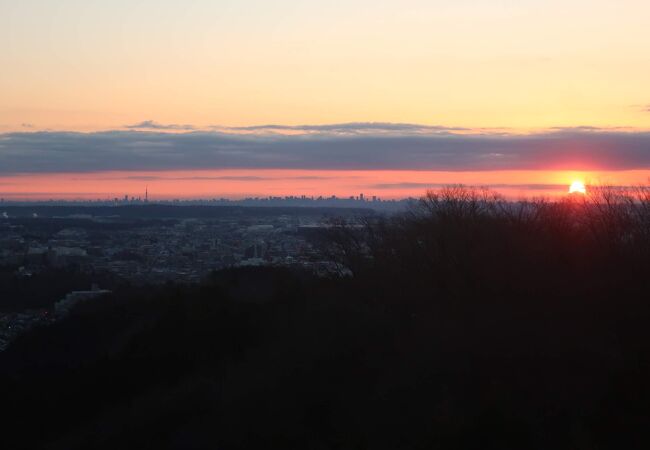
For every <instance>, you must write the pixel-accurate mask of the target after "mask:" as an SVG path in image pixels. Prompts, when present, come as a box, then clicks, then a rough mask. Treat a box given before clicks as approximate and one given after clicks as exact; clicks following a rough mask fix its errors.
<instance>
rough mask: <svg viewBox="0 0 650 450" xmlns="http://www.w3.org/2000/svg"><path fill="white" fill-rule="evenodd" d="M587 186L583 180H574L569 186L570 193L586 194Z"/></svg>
mask: <svg viewBox="0 0 650 450" xmlns="http://www.w3.org/2000/svg"><path fill="white" fill-rule="evenodd" d="M586 193H587V188H586V187H585V184H584V183H583V182H582V181H574V182H573V183H571V186H569V194H586Z"/></svg>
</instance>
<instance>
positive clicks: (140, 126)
mask: <svg viewBox="0 0 650 450" xmlns="http://www.w3.org/2000/svg"><path fill="white" fill-rule="evenodd" d="M124 128H127V129H130V130H179V131H192V130H195V129H196V128H195V127H194V125H178V124H175V123H173V124H162V123H158V122H155V121H153V120H145V121H143V122H140V123H135V124H133V125H126V126H125V127H124Z"/></svg>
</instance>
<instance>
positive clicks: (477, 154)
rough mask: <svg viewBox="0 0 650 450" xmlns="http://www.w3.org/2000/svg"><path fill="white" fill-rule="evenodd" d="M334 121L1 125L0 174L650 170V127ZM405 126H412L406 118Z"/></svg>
mask: <svg viewBox="0 0 650 450" xmlns="http://www.w3.org/2000/svg"><path fill="white" fill-rule="evenodd" d="M389 125H390V124H381V129H382V130H384V131H382V132H381V133H380V134H364V133H351V134H345V135H341V134H339V133H338V132H337V131H336V130H341V129H352V130H353V129H358V127H360V128H361V129H366V130H368V129H373V130H374V129H375V127H377V126H379V125H378V124H365V125H364V124H362V125H359V124H347V125H345V124H343V125H333V126H331V127H333V128H332V129H333V130H334V131H332V130H328V131H324V128H323V127H324V126H315V127H318V129H320V130H322V131H320V132H318V133H317V134H298V135H286V134H277V135H266V134H262V135H258V134H252V135H249V134H240V133H236V132H232V133H228V132H223V131H221V132H217V131H210V132H206V131H192V132H181V133H167V132H164V131H157V130H150V131H142V130H122V131H106V132H96V133H79V132H20V133H5V134H0V142H1V143H2V146H1V147H0V174H9V173H48V172H73V173H74V172H95V171H108V170H131V171H138V170H148V171H154V170H181V169H186V170H191V169H227V168H242V169H245V168H267V169H332V170H337V169H342V170H353V169H358V170H391V169H394V170H398V169H404V170H451V171H460V170H507V169H520V170H521V169H532V170H534V169H568V170H624V169H650V132H641V131H638V132H629V131H626V132H623V131H608V130H601V129H595V130H584V129H561V130H550V131H548V132H544V133H538V134H531V135H512V134H499V133H491V132H481V133H473V134H467V133H453V132H445V133H442V134H438V133H432V134H404V133H403V130H404V129H405V128H404V127H405V126H404V125H400V124H397V125H395V131H394V132H393V133H390V132H387V131H386V130H387V129H388V128H389ZM407 128H408V127H407Z"/></svg>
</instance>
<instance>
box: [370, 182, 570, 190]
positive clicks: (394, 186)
mask: <svg viewBox="0 0 650 450" xmlns="http://www.w3.org/2000/svg"><path fill="white" fill-rule="evenodd" d="M448 185H449V183H380V184H373V185H371V186H370V187H371V188H374V189H388V190H395V189H437V188H442V187H445V186H448ZM481 186H482V187H487V188H490V189H523V190H533V191H552V190H564V191H565V190H566V184H543V183H532V184H528V183H521V184H506V183H492V184H483V185H481Z"/></svg>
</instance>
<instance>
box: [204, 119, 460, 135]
mask: <svg viewBox="0 0 650 450" xmlns="http://www.w3.org/2000/svg"><path fill="white" fill-rule="evenodd" d="M210 129H212V130H215V131H224V132H249V133H257V134H286V133H287V132H294V133H303V134H329V135H353V136H354V135H384V134H392V135H397V134H449V133H454V132H461V131H470V129H468V128H461V127H442V126H432V125H419V124H411V123H390V122H352V123H338V124H329V125H273V124H269V125H254V126H247V127H220V126H213V127H210Z"/></svg>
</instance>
